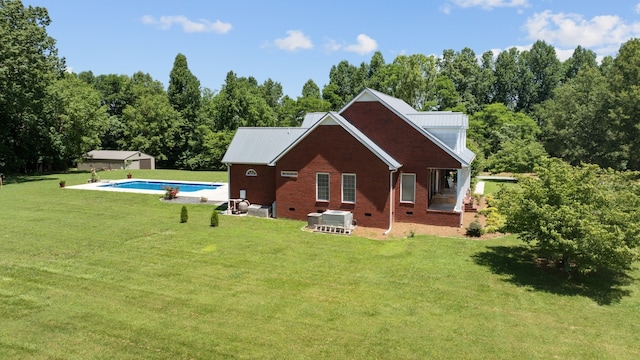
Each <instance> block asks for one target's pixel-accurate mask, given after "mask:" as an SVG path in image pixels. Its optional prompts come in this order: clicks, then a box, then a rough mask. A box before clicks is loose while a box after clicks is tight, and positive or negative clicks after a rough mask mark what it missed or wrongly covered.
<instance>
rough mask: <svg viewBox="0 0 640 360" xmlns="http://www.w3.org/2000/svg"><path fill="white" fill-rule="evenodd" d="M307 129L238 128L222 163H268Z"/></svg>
mask: <svg viewBox="0 0 640 360" xmlns="http://www.w3.org/2000/svg"><path fill="white" fill-rule="evenodd" d="M305 130H306V129H302V128H273V127H244V128H242V127H241V128H238V131H237V132H236V134H235V136H234V137H233V140H232V141H231V144H229V148H228V149H227V152H226V153H225V154H224V157H223V158H222V163H223V164H256V165H267V164H269V163H270V162H271V160H273V158H275V157H276V156H277V155H278V154H279V153H280V152H282V150H284V149H285V148H287V147H288V146H289V145H291V144H292V143H293V142H294V141H295V140H296V139H297V138H298V137H299V136H300V135H302V133H304V132H305Z"/></svg>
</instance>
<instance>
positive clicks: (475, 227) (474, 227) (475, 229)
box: [466, 221, 483, 237]
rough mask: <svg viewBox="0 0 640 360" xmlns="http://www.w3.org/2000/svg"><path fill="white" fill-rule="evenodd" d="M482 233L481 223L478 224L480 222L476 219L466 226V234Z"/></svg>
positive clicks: (475, 234) (476, 234)
mask: <svg viewBox="0 0 640 360" xmlns="http://www.w3.org/2000/svg"><path fill="white" fill-rule="evenodd" d="M482 233H483V229H482V225H480V223H479V222H477V221H474V222H472V223H471V224H469V227H467V233H466V235H467V236H471V237H480V236H482Z"/></svg>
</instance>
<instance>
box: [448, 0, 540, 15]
mask: <svg viewBox="0 0 640 360" xmlns="http://www.w3.org/2000/svg"><path fill="white" fill-rule="evenodd" d="M449 2H450V3H453V4H455V5H456V6H458V7H461V8H469V7H480V8H482V9H485V10H490V9H493V8H499V7H526V6H529V0H449ZM441 10H442V11H443V12H444V13H445V14H448V13H449V12H448V11H450V10H451V9H450V7H448V6H447V5H446V4H445V5H444V6H443V7H442V8H441ZM445 10H446V11H445Z"/></svg>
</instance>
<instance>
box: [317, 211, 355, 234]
mask: <svg viewBox="0 0 640 360" xmlns="http://www.w3.org/2000/svg"><path fill="white" fill-rule="evenodd" d="M352 223H353V213H351V212H349V211H342V210H327V211H325V212H323V213H322V225H329V226H339V227H343V228H345V229H351V224H352Z"/></svg>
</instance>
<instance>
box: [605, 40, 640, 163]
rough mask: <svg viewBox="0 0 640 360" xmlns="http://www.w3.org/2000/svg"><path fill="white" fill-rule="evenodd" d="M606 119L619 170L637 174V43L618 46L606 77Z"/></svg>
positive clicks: (639, 49)
mask: <svg viewBox="0 0 640 360" xmlns="http://www.w3.org/2000/svg"><path fill="white" fill-rule="evenodd" d="M608 79H609V89H610V96H611V97H610V100H609V102H608V104H607V108H608V109H610V110H609V116H610V119H611V121H612V123H613V124H614V126H615V135H614V136H615V137H616V141H617V142H618V145H619V147H620V150H621V151H622V152H623V153H624V162H623V163H621V166H620V167H621V168H627V169H633V170H640V39H632V40H629V41H627V42H626V43H624V44H622V46H621V47H620V50H619V51H618V55H617V56H616V58H615V60H614V61H613V66H612V68H611V71H610V72H609V74H608Z"/></svg>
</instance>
